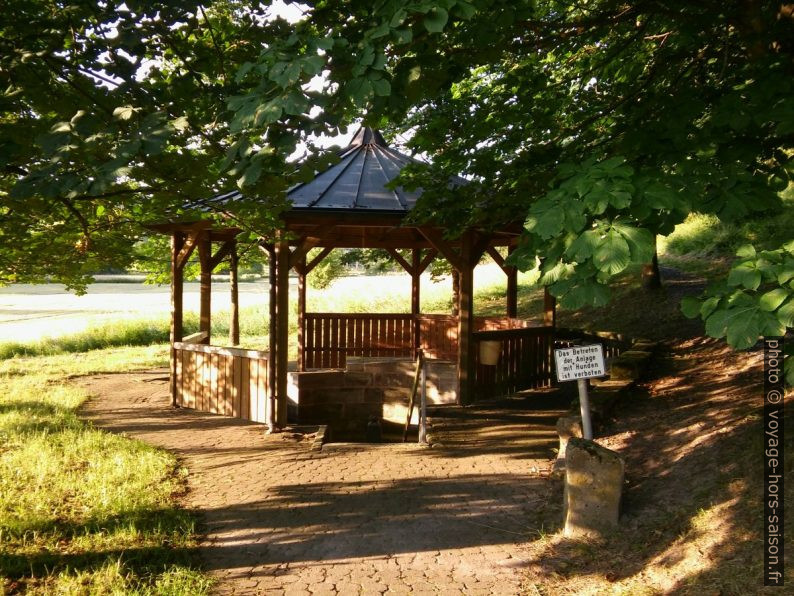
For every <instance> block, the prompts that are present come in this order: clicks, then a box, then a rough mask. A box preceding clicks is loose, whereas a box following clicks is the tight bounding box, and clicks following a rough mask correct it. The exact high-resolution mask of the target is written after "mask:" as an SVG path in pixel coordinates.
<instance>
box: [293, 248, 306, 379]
mask: <svg viewBox="0 0 794 596" xmlns="http://www.w3.org/2000/svg"><path fill="white" fill-rule="evenodd" d="M295 269H296V271H297V272H298V370H299V371H301V372H303V371H305V370H306V356H305V354H304V348H305V347H306V337H305V333H306V329H305V326H306V257H304V258H302V259H301V260H300V261H299V262H298V265H297V266H296V267H295Z"/></svg>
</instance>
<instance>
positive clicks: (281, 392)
mask: <svg viewBox="0 0 794 596" xmlns="http://www.w3.org/2000/svg"><path fill="white" fill-rule="evenodd" d="M289 257H290V250H289V245H288V244H287V242H286V240H282V241H281V242H278V243H276V320H277V321H278V324H277V327H276V378H275V384H276V425H278V427H279V428H284V427H285V426H286V425H287V365H288V358H287V350H289V271H290V266H289Z"/></svg>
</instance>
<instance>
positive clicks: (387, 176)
mask: <svg viewBox="0 0 794 596" xmlns="http://www.w3.org/2000/svg"><path fill="white" fill-rule="evenodd" d="M416 161H417V160H415V159H413V158H411V157H409V156H407V155H403V154H402V153H400V152H399V151H395V150H394V149H392V148H391V147H389V146H388V145H387V144H386V141H385V140H384V139H383V136H382V135H381V134H380V132H378V131H377V130H373V129H371V128H368V127H362V128H360V129H359V130H358V131H357V132H356V134H355V135H353V139H352V140H351V142H350V145H348V146H347V147H346V148H345V149H343V150H342V151H341V153H340V161H339V163H337V164H335V165H333V166H331V167H330V168H328V169H327V170H325V171H324V172H320V173H319V174H317V175H316V176H315V177H314V179H313V180H311V181H310V182H306V183H303V184H299V185H297V186H294V187H292V188H291V189H290V190H289V191H288V192H287V198H288V199H289V200H290V201H291V202H292V206H293V209H296V210H312V211H315V212H322V211H326V210H334V211H338V210H345V211H351V210H366V211H376V212H387V211H388V212H403V213H405V212H408V211H410V210H411V209H413V207H414V205H416V201H417V199H418V198H419V196H420V195H421V194H422V191H421V189H417V190H415V191H412V192H408V191H406V190H404V189H403V188H402V187H397V188H395V189H394V190H392V189H390V188H387V187H386V185H387V184H388V183H389V182H391V181H392V180H394V179H395V178H396V177H397V176H398V175H399V174H400V170H402V168H404V167H405V166H406V165H408V164H409V163H411V162H416ZM450 184H452V185H454V186H460V185H463V184H466V180H465V179H464V178H461V177H457V176H456V177H455V178H454V179H452V180H450ZM241 196H242V195H241V194H240V192H238V191H234V192H229V193H224V194H221V195H217V196H215V197H213V198H212V199H210V202H216V203H217V202H222V203H225V202H227V201H234V200H235V199H239V198H240V197H241Z"/></svg>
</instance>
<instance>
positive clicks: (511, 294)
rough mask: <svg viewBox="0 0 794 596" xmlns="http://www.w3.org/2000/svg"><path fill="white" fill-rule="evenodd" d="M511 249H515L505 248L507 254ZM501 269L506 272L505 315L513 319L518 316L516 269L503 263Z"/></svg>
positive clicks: (512, 248)
mask: <svg viewBox="0 0 794 596" xmlns="http://www.w3.org/2000/svg"><path fill="white" fill-rule="evenodd" d="M513 250H515V248H514V247H512V246H511V247H509V248H508V249H507V255H508V256H510V253H511V252H513ZM502 270H503V271H504V272H505V274H507V291H506V296H505V299H506V302H507V304H506V306H507V309H506V310H507V316H508V317H510V318H513V319H514V318H516V317H517V316H518V269H517V268H516V267H511V266H510V265H505V266H504V267H502Z"/></svg>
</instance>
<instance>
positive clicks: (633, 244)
mask: <svg viewBox="0 0 794 596" xmlns="http://www.w3.org/2000/svg"><path fill="white" fill-rule="evenodd" d="M612 228H613V229H615V230H617V231H618V233H620V235H621V236H623V238H625V239H626V242H628V244H629V248H630V249H631V258H632V259H633V260H634V262H636V263H650V262H651V259H653V253H654V252H655V249H656V243H655V242H654V237H653V234H652V233H651V232H650V231H648V230H646V229H645V228H635V227H634V226H631V225H627V224H622V223H614V224H612Z"/></svg>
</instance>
